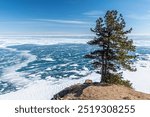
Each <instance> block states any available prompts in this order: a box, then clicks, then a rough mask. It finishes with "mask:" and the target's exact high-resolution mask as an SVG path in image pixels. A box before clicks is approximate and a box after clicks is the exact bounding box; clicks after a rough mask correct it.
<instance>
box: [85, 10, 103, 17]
mask: <svg viewBox="0 0 150 117" xmlns="http://www.w3.org/2000/svg"><path fill="white" fill-rule="evenodd" d="M103 14H104V12H103V11H98V10H92V11H88V12H85V13H83V15H86V16H89V17H99V16H101V15H103Z"/></svg>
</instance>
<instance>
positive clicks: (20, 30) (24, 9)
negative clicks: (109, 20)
mask: <svg viewBox="0 0 150 117" xmlns="http://www.w3.org/2000/svg"><path fill="white" fill-rule="evenodd" d="M149 5H150V0H0V35H3V34H6V35H7V34H39V35H40V34H50V35H51V34H52V35H57V34H59V35H80V34H90V33H91V32H90V30H89V29H90V28H91V27H94V24H95V20H96V19H97V18H98V17H102V16H103V15H104V14H105V12H106V11H107V10H113V9H114V10H118V11H119V12H120V13H122V14H123V16H124V18H125V21H126V23H127V27H132V28H133V32H132V34H133V35H149V34H150V7H149Z"/></svg>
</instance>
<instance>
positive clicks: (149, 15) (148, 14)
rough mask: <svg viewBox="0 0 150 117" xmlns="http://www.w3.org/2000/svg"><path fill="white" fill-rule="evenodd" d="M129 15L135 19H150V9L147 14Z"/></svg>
mask: <svg viewBox="0 0 150 117" xmlns="http://www.w3.org/2000/svg"><path fill="white" fill-rule="evenodd" d="M127 17H128V18H131V19H135V20H150V11H147V13H145V14H144V13H143V14H129V15H127Z"/></svg>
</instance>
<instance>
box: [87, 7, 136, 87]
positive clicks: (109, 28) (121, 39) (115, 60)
mask: <svg viewBox="0 0 150 117" xmlns="http://www.w3.org/2000/svg"><path fill="white" fill-rule="evenodd" d="M125 27H126V23H125V21H124V19H123V16H122V14H118V12H117V11H116V10H112V11H107V12H106V14H105V16H104V18H101V17H100V18H98V19H97V21H96V26H95V28H94V29H91V31H92V32H94V33H95V34H96V36H95V37H94V39H93V40H91V41H89V42H88V44H89V45H95V46H97V48H98V49H97V50H95V51H93V52H91V53H89V54H87V55H85V57H86V58H90V59H93V66H94V68H96V69H97V70H98V71H97V72H98V73H100V74H101V83H115V84H118V83H119V84H128V85H131V83H129V81H125V80H123V79H122V73H119V72H118V71H120V70H121V69H127V70H130V71H135V70H136V69H135V68H134V67H133V60H134V59H135V58H136V56H135V55H134V54H133V53H134V51H135V49H136V48H135V46H134V45H133V41H132V39H129V38H128V36H127V34H128V33H131V31H132V28H130V29H129V30H125Z"/></svg>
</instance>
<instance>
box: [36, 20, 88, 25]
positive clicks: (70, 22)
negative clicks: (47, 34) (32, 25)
mask: <svg viewBox="0 0 150 117" xmlns="http://www.w3.org/2000/svg"><path fill="white" fill-rule="evenodd" d="M34 20H36V21H41V22H51V23H60V24H89V22H85V21H80V20H62V19H34Z"/></svg>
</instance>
